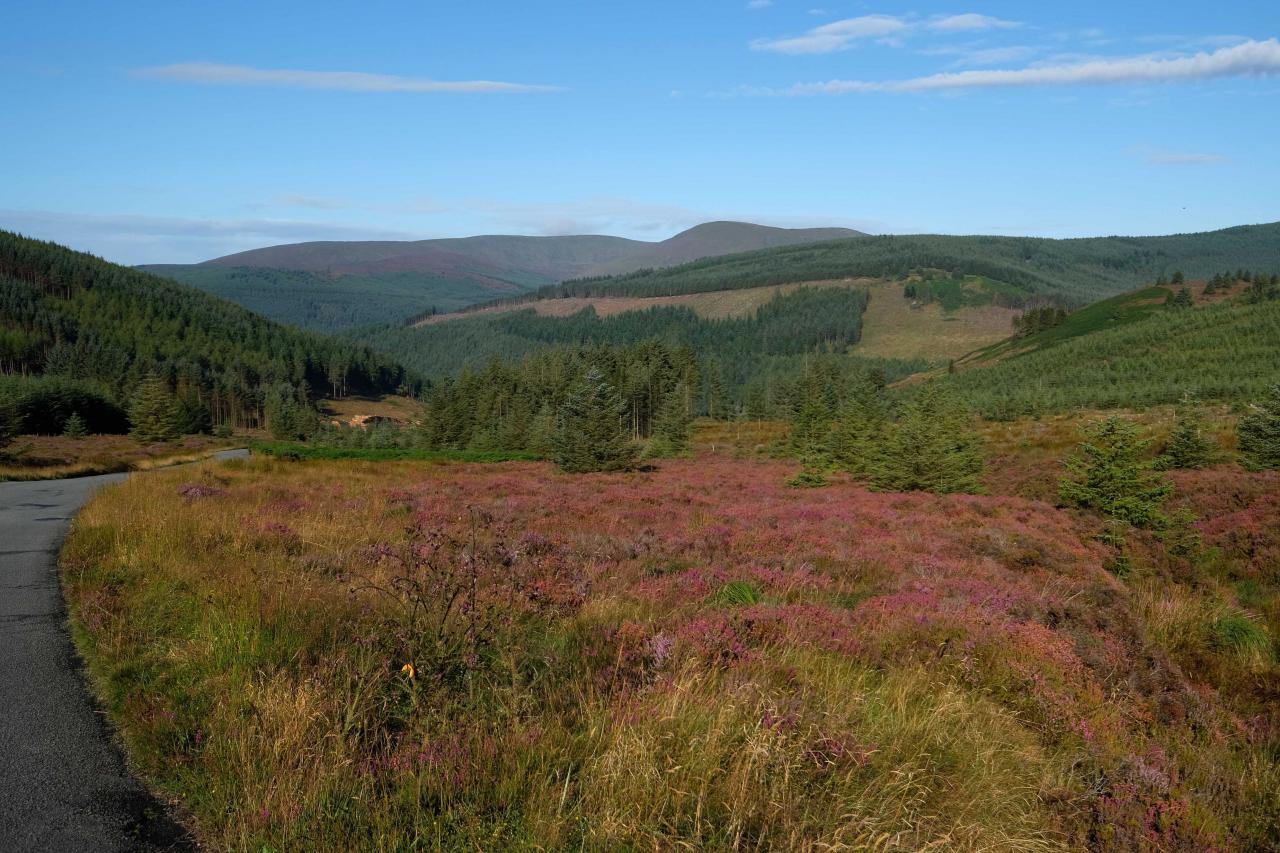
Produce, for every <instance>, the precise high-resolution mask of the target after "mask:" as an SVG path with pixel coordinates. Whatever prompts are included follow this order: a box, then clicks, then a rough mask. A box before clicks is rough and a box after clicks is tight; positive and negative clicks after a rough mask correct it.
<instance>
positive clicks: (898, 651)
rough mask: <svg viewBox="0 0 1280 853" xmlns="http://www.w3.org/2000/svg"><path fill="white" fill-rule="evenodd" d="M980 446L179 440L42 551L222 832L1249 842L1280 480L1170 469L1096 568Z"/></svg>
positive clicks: (1270, 822)
mask: <svg viewBox="0 0 1280 853" xmlns="http://www.w3.org/2000/svg"><path fill="white" fill-rule="evenodd" d="M1003 428H1004V427H1002V429H1003ZM1025 429H1027V430H1033V429H1035V426H1034V425H1031V424H1027V425H1025ZM735 430H736V431H737V434H735ZM711 432H714V435H711V436H710V441H711V443H712V444H714V445H716V446H717V447H719V446H720V443H721V442H723V443H724V444H725V445H727V446H728V447H730V448H738V449H742V448H746V449H747V450H748V451H749V449H750V448H751V447H752V446H753V445H754V446H758V444H759V441H760V437H761V436H765V435H770V434H771V433H770V432H769V431H767V430H764V429H762V428H759V427H758V425H742V426H736V427H735V425H732V424H721V425H715V428H714V430H711ZM707 440H708V436H706V435H704V436H702V437H701V438H700V440H699V441H698V442H695V444H697V446H699V447H702V446H705V442H706V441H707ZM997 450H998V452H999V453H1000V454H1004V455H1007V456H1009V457H1010V458H1011V459H1012V460H1013V461H1011V462H1008V463H1007V464H1006V463H1001V464H1000V465H998V466H997V467H996V471H995V472H994V473H992V474H989V475H988V482H989V484H990V485H991V486H992V487H993V491H996V492H997V494H994V495H987V496H972V495H933V494H927V493H874V492H870V491H867V490H866V489H865V488H863V487H862V486H860V485H858V484H857V483H855V482H851V481H849V480H846V479H842V478H841V476H842V475H836V479H835V482H833V483H832V484H831V485H828V486H825V487H820V488H814V489H791V488H788V487H787V486H786V485H785V483H786V480H787V479H788V478H790V477H791V476H792V475H794V473H795V471H796V470H797V465H796V464H795V463H793V462H770V461H759V460H752V459H734V458H729V457H728V456H725V455H719V454H709V453H706V452H702V453H700V454H699V455H698V456H697V458H694V459H677V460H663V461H660V462H657V463H655V464H654V465H652V466H650V467H651V470H649V471H646V472H630V473H609V474H583V475H569V474H564V473H560V472H558V471H557V470H556V469H555V468H554V467H552V466H551V465H549V464H546V463H536V462H509V463H502V464H493V465H478V464H465V463H450V464H431V465H424V464H421V463H416V462H411V461H404V462H384V463H379V464H371V463H367V462H361V461H302V462H289V461H280V460H271V459H263V460H256V461H252V462H248V463H229V464H223V465H219V466H208V467H204V468H200V469H186V470H176V471H173V472H165V473H161V474H157V475H153V476H151V477H150V478H148V480H147V481H145V482H142V481H138V480H135V481H131V482H129V483H126V484H124V485H121V486H119V487H115V488H113V489H112V490H110V491H109V492H107V493H105V494H104V495H103V496H102V497H101V498H100V499H99V500H97V501H96V502H95V503H93V504H92V505H91V506H90V507H89V508H87V509H86V511H85V512H84V513H83V514H82V516H81V517H80V518H79V520H78V521H77V524H76V526H75V529H74V531H73V534H72V537H71V539H70V540H69V543H68V545H67V548H66V551H65V553H64V580H65V583H66V587H67V593H68V600H69V604H70V609H71V614H72V619H73V625H74V626H75V629H76V634H77V640H78V643H79V645H80V648H81V650H82V652H83V653H84V655H85V657H86V659H87V661H88V663H89V668H90V672H91V675H92V678H93V680H94V684H95V686H96V689H97V690H98V692H99V693H100V695H101V697H102V699H103V701H104V704H105V706H106V708H107V710H108V712H109V714H110V715H111V717H112V719H113V720H114V721H115V722H116V723H117V724H118V725H119V726H120V729H121V731H122V733H123V735H124V737H125V740H126V742H127V744H128V747H129V751H130V755H131V756H132V758H133V759H134V761H135V762H136V764H137V766H138V768H139V770H140V772H141V773H142V774H143V775H144V776H145V778H146V779H147V780H148V782H149V783H150V784H151V785H152V786H153V787H154V788H156V789H157V790H158V791H159V792H161V793H162V794H163V795H165V796H167V797H171V798H173V799H175V800H177V801H178V802H179V803H181V805H182V807H183V808H184V809H185V810H186V812H187V818H188V820H189V822H190V823H191V825H192V826H193V827H194V828H195V829H196V831H197V833H198V835H199V837H200V838H201V839H202V840H203V841H204V842H205V843H207V844H208V845H209V846H210V847H213V848H218V849H241V850H250V849H253V850H263V849H270V850H304V849H317V848H319V849H371V850H376V849H415V848H442V849H592V850H614V849H672V848H678V847H687V848H697V849H726V850H728V849H801V850H805V849H807V850H831V849H836V850H838V849H865V848H873V847H874V848H880V849H887V850H919V849H1000V850H1003V849H1017V850H1041V849H1043V850H1053V849H1072V848H1082V847H1083V848H1089V849H1096V850H1136V849H1161V850H1206V849H1241V850H1248V849H1258V850H1261V849H1266V848H1267V847H1268V846H1269V845H1270V843H1271V840H1272V839H1274V838H1275V837H1276V836H1275V834H1276V832H1277V830H1280V801H1278V798H1277V794H1276V791H1277V789H1278V784H1280V772H1277V768H1276V760H1275V757H1276V754H1277V748H1278V746H1280V717H1278V716H1277V712H1276V710H1275V709H1276V707H1277V703H1276V701H1275V700H1276V696H1277V694H1276V685H1277V684H1278V683H1280V682H1278V681H1277V676H1278V672H1277V667H1276V665H1275V658H1274V653H1273V652H1274V645H1273V639H1272V638H1274V637H1275V636H1277V631H1280V621H1278V620H1280V606H1277V600H1280V598H1278V597H1277V595H1276V591H1277V587H1278V585H1280V578H1278V577H1277V576H1276V571H1277V562H1276V561H1277V559H1278V558H1280V542H1278V541H1277V540H1276V533H1275V531H1276V530H1278V529H1280V504H1277V502H1276V497H1275V496H1276V495H1277V494H1280V482H1277V480H1276V476H1277V475H1276V474H1274V473H1272V472H1262V473H1246V472H1242V471H1241V470H1240V469H1239V468H1237V467H1235V466H1226V465H1222V466H1214V467H1210V468H1206V469H1203V470H1197V471H1177V472H1174V473H1172V474H1171V475H1169V476H1170V477H1171V479H1172V480H1173V482H1174V485H1175V492H1174V495H1173V497H1172V498H1171V500H1170V511H1171V512H1172V513H1175V514H1176V513H1178V512H1179V511H1181V510H1186V511H1189V512H1192V513H1194V514H1195V515H1196V520H1195V521H1194V522H1193V523H1191V522H1189V523H1188V525H1184V526H1183V527H1181V528H1177V529H1176V530H1175V532H1176V533H1178V535H1177V536H1174V535H1172V534H1162V535H1160V536H1157V535H1156V534H1154V533H1150V532H1142V533H1138V534H1135V536H1134V540H1133V542H1132V543H1131V545H1130V550H1131V555H1132V560H1133V564H1134V572H1133V574H1131V575H1130V576H1129V577H1128V578H1126V579H1123V580H1122V579H1120V578H1117V577H1116V576H1114V575H1113V574H1111V573H1109V572H1108V571H1106V570H1105V569H1104V568H1103V564H1104V562H1105V561H1106V558H1107V555H1108V551H1107V548H1106V547H1105V546H1104V545H1103V544H1102V543H1100V542H1099V541H1098V538H1097V537H1098V533H1099V532H1100V531H1101V529H1102V521H1101V519H1100V518H1098V517H1096V516H1094V515H1092V514H1090V513H1088V512H1086V511H1083V510H1071V511H1064V510H1061V509H1058V508H1055V507H1054V506H1053V505H1052V504H1051V503H1048V502H1045V501H1042V500H1035V499H1031V498H1026V497H1015V496H1009V495H1008V494H1000V492H1004V491H1008V490H1006V489H1005V488H1003V486H1004V484H1006V483H1015V484H1016V483H1018V482H1023V481H1020V480H1017V479H1016V478H1012V477H1006V475H1005V473H1004V472H1006V471H1012V470H1021V468H1019V466H1023V467H1024V468H1028V469H1029V468H1031V467H1036V466H1039V465H1040V462H1039V461H1037V460H1038V457H1034V456H1029V455H1027V454H1025V453H1022V452H1020V450H1019V442H1018V440H1009V441H1005V442H1001V443H999V445H998V447H997ZM1028 459H1030V461H1028ZM1044 476H1045V479H1047V480H1048V481H1049V482H1052V481H1053V479H1054V476H1055V475H1054V473H1053V471H1048V472H1047V473H1045V475H1044Z"/></svg>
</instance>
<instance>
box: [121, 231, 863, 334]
mask: <svg viewBox="0 0 1280 853" xmlns="http://www.w3.org/2000/svg"><path fill="white" fill-rule="evenodd" d="M857 235H858V232H856V231H850V230H848V229H845V228H810V229H787V228H771V227H768V226H763V225H751V224H748V223H742V222H711V223H707V224H705V225H699V226H697V227H694V228H691V229H689V230H688V231H684V232H682V233H680V234H677V235H675V236H674V237H672V238H670V239H668V240H663V241H661V242H656V243H649V242H644V241H640V240H628V239H625V238H622V237H608V236H599V235H584V236H569V237H523V236H510V235H488V236H478V237H460V238H447V239H438V240H413V241H394V240H377V241H352V242H340V241H322V242H312V243H293V244H288V245H283V246H270V247H267V248H262V249H252V250H250V251H247V252H238V253H236V254H233V255H227V256H225V257H221V258H214V259H213V260H209V261H205V262H204V263H201V264H182V265H175V264H166V265H149V266H146V267H143V268H142V269H145V270H147V271H149V272H153V273H155V274H157V275H164V276H168V277H170V278H173V279H176V280H178V281H181V282H183V283H185V284H189V285H191V286H193V287H198V288H200V289H202V290H206V291H208V292H210V293H213V294H215V295H217V296H221V297H223V298H226V299H231V300H233V301H235V302H238V303H240V304H242V305H244V306H245V307H247V308H250V309H252V310H254V311H258V312H260V313H263V314H265V315H266V316H269V317H272V318H273V319H276V320H280V321H282V322H287V323H293V324H295V325H300V326H303V327H306V328H311V329H316V330H323V331H338V330H342V329H348V328H353V327H358V326H362V325H367V324H373V323H388V322H395V321H398V320H403V319H406V318H408V317H411V316H415V315H420V314H432V313H436V312H449V311H455V310H458V309H461V308H465V307H467V306H469V305H474V304H476V303H479V302H488V301H491V300H494V299H501V298H504V297H516V296H520V295H523V294H525V293H528V292H530V291H532V290H535V289H537V288H539V287H543V286H546V285H550V284H554V283H557V282H560V281H564V280H566V279H573V278H581V277H584V276H598V275H607V274H614V273H620V272H630V271H632V270H638V269H646V268H658V267H666V266H671V265H673V264H679V263H685V262H687V261H692V260H698V259H701V258H705V257H709V256H713V255H722V254H726V253H731V252H742V251H750V250H755V249H763V248H768V247H771V246H783V245H794V244H797V243H804V242H812V241H814V240H828V239H832V238H836V237H851V236H857Z"/></svg>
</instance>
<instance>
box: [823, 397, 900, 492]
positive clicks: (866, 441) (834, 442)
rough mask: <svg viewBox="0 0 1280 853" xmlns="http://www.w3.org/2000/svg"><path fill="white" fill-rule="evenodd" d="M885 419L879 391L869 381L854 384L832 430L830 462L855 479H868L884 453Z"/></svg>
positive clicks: (882, 401)
mask: <svg viewBox="0 0 1280 853" xmlns="http://www.w3.org/2000/svg"><path fill="white" fill-rule="evenodd" d="M887 420H888V411H887V406H886V404H885V400H884V395H883V393H882V391H881V390H880V389H879V388H877V387H875V385H874V384H872V383H871V382H870V381H863V382H859V383H857V384H856V385H855V387H854V389H853V392H852V393H851V394H850V395H849V399H848V400H846V401H845V404H844V405H843V406H841V408H840V411H839V412H838V413H837V415H836V423H835V426H834V427H833V428H832V430H831V440H830V448H831V460H832V463H833V464H834V465H835V466H836V467H837V468H840V469H841V470H844V471H848V472H849V473H850V474H852V475H853V476H854V477H855V478H857V479H860V480H866V479H869V478H870V477H871V476H872V474H873V473H874V472H875V468H876V465H877V464H878V463H879V461H880V459H881V456H882V454H883V452H884V440H885V424H886V421H887Z"/></svg>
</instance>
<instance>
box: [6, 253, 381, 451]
mask: <svg viewBox="0 0 1280 853" xmlns="http://www.w3.org/2000/svg"><path fill="white" fill-rule="evenodd" d="M153 372H154V373H159V374H160V375H162V376H163V377H165V378H166V379H168V380H169V382H170V385H171V386H173V387H175V388H177V389H178V390H180V391H184V392H185V393H187V394H188V395H189V396H191V397H193V398H198V399H199V400H200V402H201V403H202V404H203V405H206V406H208V407H209V408H210V409H211V410H212V414H213V416H214V419H215V421H217V422H219V423H221V422H233V423H242V424H247V425H254V424H256V423H257V422H258V421H259V419H260V418H261V414H262V407H263V405H264V400H265V398H266V397H267V395H268V394H269V393H273V392H274V393H278V394H286V395H289V396H292V397H299V398H304V399H305V398H312V397H316V396H320V395H321V394H323V392H324V391H325V390H326V389H328V388H330V387H332V386H333V385H335V384H337V385H338V386H339V387H341V386H342V385H345V386H346V387H347V389H349V390H351V391H360V390H365V391H371V392H388V391H394V390H395V389H396V388H397V387H398V386H400V385H401V384H402V383H403V382H404V380H405V372H404V370H403V368H401V367H399V366H398V365H396V364H393V363H392V362H390V361H388V360H386V359H384V358H381V357H378V356H375V355H374V354H373V353H372V352H371V351H370V350H369V349H368V348H366V347H363V346H359V345H356V344H352V343H350V342H346V341H339V340H335V339H329V338H323V337H320V336H317V335H313V334H309V333H306V332H301V331H298V330H296V329H292V328H289V327H287V326H282V325H280V324H278V323H274V322H272V321H270V320H267V319H264V318H263V317H260V316H258V315H256V314H253V313H251V312H250V311H247V310H245V309H244V308H241V307H240V306H238V305H234V304H232V303H230V302H226V301H224V300H221V299H217V298H215V297H213V296H210V295H208V294H206V293H202V292H200V291H198V290H196V289H194V288H189V287H185V286H183V285H180V284H177V283H175V282H172V281H169V280H167V279H164V278H159V277H157V276H153V275H149V274H147V273H143V272H138V271H137V270H133V269H129V268H127V267H121V266H117V265H115V264H110V263H107V262H106V261H102V260H100V259H98V258H95V257H93V256H91V255H86V254H83V253H80V252H73V251H71V250H70V249H66V248H63V247H61V246H58V245H55V244H53V243H45V242H40V241H36V240H29V239H27V238H24V237H21V236H19V235H16V234H10V233H8V232H0V373H2V374H3V375H0V394H2V395H5V396H9V397H16V398H21V399H22V400H26V401H29V402H31V410H32V411H31V412H30V413H29V414H30V416H31V417H32V418H37V419H38V423H36V422H32V423H29V424H28V425H27V426H28V431H42V432H43V431H49V430H54V431H60V430H61V421H63V420H65V419H66V417H67V416H69V415H70V413H71V412H70V410H71V409H72V408H74V407H76V406H77V404H76V402H75V401H76V400H77V399H79V400H81V401H82V403H85V404H91V405H92V407H93V408H92V411H83V410H82V411H81V412H80V413H81V415H82V416H83V417H86V418H90V417H93V418H96V419H99V420H98V422H96V423H94V422H91V424H90V429H91V430H95V431H98V430H101V431H109V429H116V428H119V426H120V423H121V419H120V415H119V406H120V405H122V404H123V403H124V402H125V401H126V400H127V399H128V397H129V395H130V394H131V393H132V392H133V390H134V389H135V388H136V387H137V386H138V384H139V383H140V382H141V380H142V379H143V378H144V377H146V376H147V375H148V374H150V373H153ZM113 407H114V409H113ZM32 427H38V429H33V428H32ZM95 428H98V429H95Z"/></svg>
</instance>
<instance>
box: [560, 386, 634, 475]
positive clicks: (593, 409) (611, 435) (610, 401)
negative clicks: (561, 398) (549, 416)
mask: <svg viewBox="0 0 1280 853" xmlns="http://www.w3.org/2000/svg"><path fill="white" fill-rule="evenodd" d="M625 411H626V402H625V401H624V400H623V399H622V397H621V396H619V394H618V392H617V391H615V390H614V388H613V386H612V385H610V384H609V383H608V382H607V381H606V380H605V378H604V374H603V373H601V372H600V371H599V370H597V369H595V368H592V369H591V370H590V371H588V373H587V375H586V376H585V377H583V379H582V381H581V382H579V383H578V384H577V386H576V387H574V388H573V389H572V390H571V391H570V392H569V395H568V397H567V398H566V399H565V402H564V406H563V408H562V409H561V410H560V418H559V420H558V422H557V425H556V440H555V450H554V456H555V461H556V464H558V465H559V466H560V468H561V469H562V470H565V471H568V472H571V473H575V474H580V473H585V472H588V471H625V470H628V469H630V468H632V467H633V466H634V465H635V461H636V448H635V445H633V444H632V443H631V437H630V435H629V433H628V430H627V429H626V427H625V425H624V420H625V419H624V414H625Z"/></svg>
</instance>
